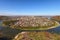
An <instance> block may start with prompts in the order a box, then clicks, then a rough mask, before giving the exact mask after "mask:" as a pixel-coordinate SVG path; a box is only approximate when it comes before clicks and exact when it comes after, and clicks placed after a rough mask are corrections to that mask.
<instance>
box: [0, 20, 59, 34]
mask: <svg viewBox="0 0 60 40" xmlns="http://www.w3.org/2000/svg"><path fill="white" fill-rule="evenodd" d="M0 30H1V31H3V33H4V34H6V33H8V34H9V33H10V34H11V35H13V34H15V33H16V34H17V33H19V32H21V30H16V29H11V28H6V27H3V26H2V21H0ZM6 30H7V31H6ZM46 31H48V32H51V33H52V32H53V33H57V34H60V26H58V27H56V28H53V29H49V30H46Z"/></svg>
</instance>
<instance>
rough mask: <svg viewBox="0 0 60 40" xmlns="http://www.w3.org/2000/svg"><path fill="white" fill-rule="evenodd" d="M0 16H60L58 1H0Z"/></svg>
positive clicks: (59, 2) (59, 3)
mask: <svg viewBox="0 0 60 40" xmlns="http://www.w3.org/2000/svg"><path fill="white" fill-rule="evenodd" d="M0 15H60V0H0Z"/></svg>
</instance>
